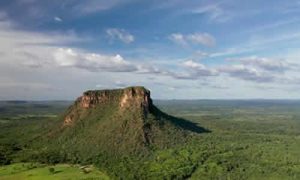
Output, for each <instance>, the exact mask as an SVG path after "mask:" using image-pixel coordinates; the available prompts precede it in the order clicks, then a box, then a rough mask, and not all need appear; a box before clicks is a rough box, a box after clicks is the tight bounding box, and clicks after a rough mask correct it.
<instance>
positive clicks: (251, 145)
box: [0, 101, 300, 180]
mask: <svg viewBox="0 0 300 180" xmlns="http://www.w3.org/2000/svg"><path fill="white" fill-rule="evenodd" d="M45 103H46V102H45ZM154 103H155V104H157V105H158V107H159V108H160V109H162V110H163V111H164V112H167V113H168V114H171V115H173V116H175V117H178V119H172V120H173V121H177V122H181V123H179V125H181V126H184V127H187V126H190V128H189V129H190V130H188V132H189V134H190V135H189V136H188V137H189V138H185V139H184V141H181V140H180V141H178V142H177V143H174V144H171V145H169V146H166V147H161V148H159V147H150V149H151V150H150V151H143V152H141V153H138V155H137V154H136V152H132V153H126V152H124V154H120V153H119V154H114V153H107V152H105V151H99V153H94V152H90V151H89V148H90V147H89V148H84V145H82V146H80V148H82V149H77V150H79V151H73V149H74V148H73V149H71V148H70V147H65V148H52V149H51V148H50V149H48V148H37V147H41V146H42V147H45V145H47V144H48V142H47V143H45V141H42V140H41V139H43V138H41V137H44V136H45V134H47V133H48V132H49V131H47V130H48V129H49V128H52V127H56V125H57V124H58V123H61V120H59V119H58V118H57V117H56V116H57V115H59V114H60V113H62V112H63V111H64V109H65V108H66V107H67V105H68V103H66V104H65V106H61V110H60V111H57V108H51V106H49V107H47V108H46V109H44V110H43V111H44V112H42V113H41V111H40V109H39V108H37V109H35V108H32V107H33V105H32V103H26V104H22V105H20V104H18V106H24V108H23V109H27V110H26V112H22V111H21V110H18V111H19V112H18V113H17V114H14V113H10V112H14V111H15V110H14V109H13V108H10V109H9V111H10V112H7V111H6V110H7V108H6V110H4V111H2V113H0V129H1V131H0V163H1V164H2V165H3V166H2V167H0V179H5V178H8V179H9V178H10V177H7V176H13V175H17V174H18V177H20V179H25V178H26V177H27V176H26V177H25V174H26V175H28V174H37V175H38V174H39V173H38V172H43V173H44V175H45V177H43V179H45V178H50V179H51V177H53V176H58V175H63V174H64V172H65V173H66V174H67V172H68V171H72V172H73V173H78V175H76V177H81V176H85V175H92V174H91V173H86V172H85V170H80V169H78V167H74V168H73V170H63V172H60V173H55V172H57V171H59V170H60V169H59V168H60V167H61V166H67V167H68V168H72V167H70V165H61V163H68V164H72V163H73V164H81V165H86V164H94V166H95V170H93V171H92V173H93V172H94V173H98V171H97V170H96V169H98V168H99V169H100V171H101V172H105V173H106V174H107V175H109V176H110V178H112V179H188V178H190V179H197V180H198V179H238V180H240V179H272V180H273V179H280V180H281V179H295V180H296V179H299V178H300V131H299V129H300V102H299V101H155V102H154ZM69 104H70V103H69ZM5 106H6V105H3V107H5ZM26 106H30V108H29V109H30V113H29V111H28V107H26ZM53 106H55V103H53ZM57 106H58V107H60V104H59V103H58V105H57ZM1 107H2V106H0V109H1ZM20 109H22V108H20ZM156 113H158V114H159V113H160V112H156ZM156 115H157V114H156ZM164 116H166V115H164ZM180 119H188V120H190V121H191V122H193V123H196V124H198V126H199V127H203V128H204V129H207V130H209V131H206V132H203V131H195V130H194V131H192V129H193V127H194V126H193V125H194V124H185V123H187V122H186V121H180ZM85 127H86V125H85ZM128 128H133V127H131V126H130V127H128ZM96 129H97V127H95V129H92V127H90V131H92V134H90V136H91V137H93V136H94V135H96V134H97V133H100V132H99V131H96ZM80 131H81V130H80ZM80 131H79V132H76V133H75V132H74V133H75V134H77V133H78V136H73V138H74V137H76V138H79V139H73V140H74V142H76V143H79V144H80V143H84V142H81V141H83V140H82V139H81V138H80V137H82V136H80V135H82V134H80ZM45 132H47V133H45ZM172 132H173V133H175V134H173V135H174V136H175V137H176V136H177V135H178V134H176V133H178V131H169V132H168V133H170V134H169V135H170V136H171V135H172ZM115 133H117V132H115ZM64 137H66V136H64ZM111 141H112V139H108V140H107V141H106V143H112V142H111ZM172 141H173V140H172ZM91 142H93V139H92V138H91ZM57 147H58V146H57ZM73 147H74V146H73ZM97 148H98V147H97ZM100 148H101V147H99V149H100ZM123 150H124V149H123ZM125 150H126V149H125ZM41 154H43V156H38V155H41ZM22 161H23V162H42V163H43V164H50V165H43V164H38V163H20V162H22ZM56 163H58V164H59V165H55V166H54V165H51V164H56ZM5 164H11V165H5ZM22 164H25V165H26V166H28V165H29V164H33V165H34V166H37V167H36V168H34V169H31V170H29V169H23V171H22V172H20V171H18V172H19V173H16V174H12V175H10V174H8V172H11V171H12V170H9V169H12V168H13V167H14V166H18V167H20V166H22ZM41 166H43V167H41ZM50 168H54V174H53V173H51V172H50ZM68 168H67V169H68ZM3 169H5V170H3ZM21 169H22V168H21ZM51 171H52V170H51ZM75 171H76V172H75ZM87 171H88V170H87ZM15 172H16V171H15ZM33 172H36V173H33ZM101 172H99V173H101ZM96 176H97V175H96ZM73 177H74V176H73ZM27 178H28V177H27ZM83 178H84V177H83ZM52 179H53V178H52Z"/></svg>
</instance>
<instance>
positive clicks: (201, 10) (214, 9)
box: [191, 3, 231, 22]
mask: <svg viewBox="0 0 300 180" xmlns="http://www.w3.org/2000/svg"><path fill="white" fill-rule="evenodd" d="M191 12H192V13H194V14H204V15H207V16H208V19H209V21H212V22H227V21H229V20H230V19H231V15H230V13H228V12H227V11H225V10H224V8H222V7H221V4H220V3H215V4H207V5H204V6H201V7H197V8H192V11H191Z"/></svg>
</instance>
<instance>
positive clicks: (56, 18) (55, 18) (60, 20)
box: [54, 16, 63, 22]
mask: <svg viewBox="0 0 300 180" xmlns="http://www.w3.org/2000/svg"><path fill="white" fill-rule="evenodd" d="M54 21H56V22H62V21H63V20H62V19H61V18H60V17H58V16H56V17H54Z"/></svg>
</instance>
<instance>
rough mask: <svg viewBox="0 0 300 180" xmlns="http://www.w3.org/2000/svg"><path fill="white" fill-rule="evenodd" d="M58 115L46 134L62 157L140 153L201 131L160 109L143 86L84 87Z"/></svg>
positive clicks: (184, 139) (167, 145) (159, 147)
mask: <svg viewBox="0 0 300 180" xmlns="http://www.w3.org/2000/svg"><path fill="white" fill-rule="evenodd" d="M62 119H63V121H62V122H61V124H59V127H58V128H57V129H56V130H55V131H52V132H51V133H50V134H49V136H50V139H52V140H53V141H52V143H53V142H54V144H55V146H54V147H55V148H57V149H58V148H60V151H61V152H63V154H67V155H68V154H69V155H68V157H66V158H74V157H76V156H78V158H79V159H81V157H85V158H87V157H90V158H93V157H95V156H97V155H99V153H105V154H107V153H109V154H115V155H118V154H121V155H126V154H132V153H134V154H139V153H141V154H144V153H146V152H147V151H148V150H151V149H157V148H158V149H161V148H166V147H170V146H171V145H176V144H178V143H183V142H185V141H186V139H187V138H188V135H189V134H190V132H195V133H200V132H203V131H205V130H204V129H202V128H200V127H198V126H196V125H195V124H193V123H191V122H189V121H186V120H183V119H179V118H175V117H172V116H169V115H167V114H165V113H163V112H161V111H160V110H159V109H158V108H156V107H155V106H154V105H153V103H152V99H151V97H150V91H149V90H147V89H145V88H144V87H128V88H125V89H115V90H97V91H87V92H85V93H84V94H83V95H82V96H81V97H79V98H78V99H77V100H76V101H75V103H74V104H73V105H72V106H71V107H69V108H68V110H67V111H66V113H65V114H64V115H63V117H62ZM50 144H51V142H50ZM74 153H75V154H74Z"/></svg>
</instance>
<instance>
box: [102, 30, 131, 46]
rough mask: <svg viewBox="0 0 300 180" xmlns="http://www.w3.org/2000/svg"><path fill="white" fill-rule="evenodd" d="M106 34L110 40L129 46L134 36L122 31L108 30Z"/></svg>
mask: <svg viewBox="0 0 300 180" xmlns="http://www.w3.org/2000/svg"><path fill="white" fill-rule="evenodd" d="M106 34H107V35H108V36H109V38H110V39H111V40H120V41H122V42H124V43H126V44H130V43H132V42H133V41H134V40H135V38H134V36H133V35H132V34H130V33H129V32H127V31H125V30H124V29H117V28H110V29H107V30H106Z"/></svg>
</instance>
